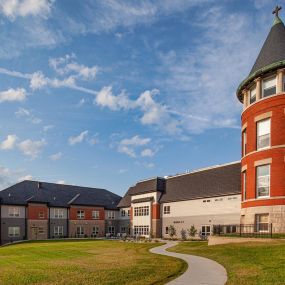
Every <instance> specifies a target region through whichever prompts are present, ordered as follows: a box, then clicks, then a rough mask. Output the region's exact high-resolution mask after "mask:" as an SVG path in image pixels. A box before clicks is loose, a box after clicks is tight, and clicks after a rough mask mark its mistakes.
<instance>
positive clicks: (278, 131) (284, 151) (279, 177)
mask: <svg viewBox="0 0 285 285" xmlns="http://www.w3.org/2000/svg"><path fill="white" fill-rule="evenodd" d="M284 110H285V94H284V95H278V96H275V97H271V98H267V99H265V100H262V101H260V102H257V103H256V104H254V105H253V106H251V107H249V108H248V109H246V110H245V111H244V112H243V114H242V125H244V124H245V123H247V128H246V129H247V154H248V153H249V154H248V155H247V156H245V157H244V158H242V166H245V165H247V170H246V174H247V187H246V188H247V189H246V190H247V197H246V198H247V199H255V197H256V173H255V172H256V168H255V166H254V162H255V161H259V160H263V159H267V158H271V159H272V163H271V167H270V171H271V177H270V197H280V196H285V161H284V159H285V148H284V147H283V148H282V147H278V148H271V149H265V150H261V151H257V152H255V151H256V122H255V120H254V118H255V117H256V116H258V115H262V114H264V113H267V112H272V116H271V146H273V147H274V146H280V145H285V111H284ZM250 152H254V153H250ZM242 195H243V193H242ZM284 204H285V199H274V200H272V199H271V200H270V199H267V200H256V201H245V202H244V203H242V207H243V208H247V207H255V206H267V205H268V206H269V205H284Z"/></svg>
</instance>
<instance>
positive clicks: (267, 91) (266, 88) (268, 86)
mask: <svg viewBox="0 0 285 285" xmlns="http://www.w3.org/2000/svg"><path fill="white" fill-rule="evenodd" d="M262 87H263V88H262V97H263V98H265V97H268V96H271V95H274V94H276V76H274V77H269V78H266V79H264V80H263V84H262Z"/></svg>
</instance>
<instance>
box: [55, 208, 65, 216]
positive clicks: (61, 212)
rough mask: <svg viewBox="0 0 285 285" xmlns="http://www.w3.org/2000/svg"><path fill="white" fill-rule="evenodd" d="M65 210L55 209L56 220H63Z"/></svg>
mask: <svg viewBox="0 0 285 285" xmlns="http://www.w3.org/2000/svg"><path fill="white" fill-rule="evenodd" d="M63 216H64V214H63V209H58V208H55V209H54V218H55V219H63Z"/></svg>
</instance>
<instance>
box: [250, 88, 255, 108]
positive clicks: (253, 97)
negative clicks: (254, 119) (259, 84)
mask: <svg viewBox="0 0 285 285" xmlns="http://www.w3.org/2000/svg"><path fill="white" fill-rule="evenodd" d="M255 101H256V88H255V87H254V88H252V89H250V91H249V103H250V104H252V103H254V102H255Z"/></svg>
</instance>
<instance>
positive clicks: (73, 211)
mask: <svg viewBox="0 0 285 285" xmlns="http://www.w3.org/2000/svg"><path fill="white" fill-rule="evenodd" d="M79 210H82V211H84V212H85V216H84V220H94V219H93V218H92V211H99V220H104V219H105V211H104V208H102V207H80V206H72V207H70V210H69V219H70V220H77V211H79ZM80 220H82V219H80Z"/></svg>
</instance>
